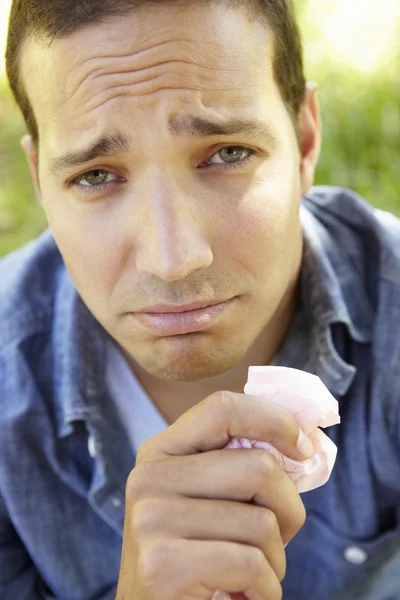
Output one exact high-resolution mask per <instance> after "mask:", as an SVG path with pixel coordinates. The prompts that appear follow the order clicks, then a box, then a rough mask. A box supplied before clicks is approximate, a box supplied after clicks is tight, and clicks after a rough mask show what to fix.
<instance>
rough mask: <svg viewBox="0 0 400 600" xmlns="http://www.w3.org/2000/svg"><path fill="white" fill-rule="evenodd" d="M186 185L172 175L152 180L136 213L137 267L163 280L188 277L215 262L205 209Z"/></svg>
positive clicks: (140, 270) (141, 271)
mask: <svg viewBox="0 0 400 600" xmlns="http://www.w3.org/2000/svg"><path fill="white" fill-rule="evenodd" d="M182 187H183V186H182V185H179V184H178V183H177V182H176V181H174V179H173V177H172V175H171V176H170V177H168V178H166V177H165V176H164V177H155V176H153V177H152V178H151V183H150V184H149V179H148V180H147V183H146V186H145V188H146V189H145V191H144V194H143V195H142V196H141V203H140V210H139V214H137V215H136V218H137V219H139V221H137V222H136V225H137V227H138V228H137V229H136V231H137V233H138V235H136V236H135V238H136V242H135V248H136V268H137V270H138V271H139V272H140V273H146V274H150V275H155V276H157V277H159V278H160V279H162V280H163V281H178V280H181V279H185V278H186V277H188V275H190V273H191V272H192V271H196V270H197V269H206V268H207V267H209V266H210V265H211V264H212V261H213V254H212V250H211V248H210V245H209V243H208V241H207V231H206V229H207V225H206V219H204V218H202V215H204V209H203V210H202V209H201V206H200V205H201V202H199V200H198V199H197V200H196V198H195V197H194V196H193V195H191V194H190V191H189V192H188V191H183V189H182Z"/></svg>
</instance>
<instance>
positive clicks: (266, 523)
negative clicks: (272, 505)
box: [255, 507, 280, 539]
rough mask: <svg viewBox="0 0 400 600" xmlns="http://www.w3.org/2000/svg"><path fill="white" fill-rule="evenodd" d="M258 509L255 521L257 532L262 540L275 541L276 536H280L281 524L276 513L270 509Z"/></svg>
mask: <svg viewBox="0 0 400 600" xmlns="http://www.w3.org/2000/svg"><path fill="white" fill-rule="evenodd" d="M255 508H256V509H257V513H258V514H257V518H256V520H255V527H256V531H257V532H258V534H259V536H260V537H261V538H262V539H265V538H266V537H268V538H272V536H273V539H275V537H276V534H279V535H280V529H279V523H278V519H277V518H276V515H275V513H274V512H273V511H272V510H269V509H268V508H261V507H255Z"/></svg>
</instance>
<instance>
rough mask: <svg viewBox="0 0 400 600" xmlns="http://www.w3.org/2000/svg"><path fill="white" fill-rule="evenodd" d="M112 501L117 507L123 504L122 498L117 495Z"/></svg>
mask: <svg viewBox="0 0 400 600" xmlns="http://www.w3.org/2000/svg"><path fill="white" fill-rule="evenodd" d="M111 502H112V503H113V504H114V506H115V508H119V507H120V506H121V504H122V502H121V500H120V499H119V498H117V497H116V496H114V498H112V499H111Z"/></svg>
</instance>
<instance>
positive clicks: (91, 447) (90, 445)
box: [88, 436, 96, 458]
mask: <svg viewBox="0 0 400 600" xmlns="http://www.w3.org/2000/svg"><path fill="white" fill-rule="evenodd" d="M88 450H89V454H90V456H91V457H92V458H95V456H96V448H95V445H94V439H93V438H92V436H90V437H89V440H88Z"/></svg>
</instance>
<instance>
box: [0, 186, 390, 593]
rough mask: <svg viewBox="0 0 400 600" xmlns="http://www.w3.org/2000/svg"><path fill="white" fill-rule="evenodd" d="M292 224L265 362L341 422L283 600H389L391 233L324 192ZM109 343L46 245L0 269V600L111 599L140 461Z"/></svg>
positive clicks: (349, 202) (294, 547) (336, 192)
mask: <svg viewBox="0 0 400 600" xmlns="http://www.w3.org/2000/svg"><path fill="white" fill-rule="evenodd" d="M301 218H302V225H303V231H304V242H305V245H304V256H303V265H302V271H301V305H300V307H299V310H298V313H297V315H296V317H295V319H294V322H293V324H292V327H291V329H290V332H289V335H288V336H287V339H286V341H285V343H284V345H283V347H282V348H281V351H280V352H279V354H278V355H277V356H276V357H275V358H274V361H273V363H274V364H279V365H285V366H291V367H294V368H298V369H303V370H305V371H309V372H311V373H314V374H315V375H318V376H319V377H320V378H321V379H322V381H323V382H324V383H325V385H326V386H327V387H328V388H329V390H330V391H331V392H332V394H333V395H334V396H335V397H336V398H337V400H338V402H339V405H340V414H341V419H342V422H341V424H340V425H337V426H335V427H332V428H328V429H327V430H326V431H325V433H326V434H327V435H328V436H329V437H330V438H331V439H332V440H333V441H334V443H335V444H336V445H337V446H338V456H337V461H336V465H335V468H334V470H333V473H332V476H331V478H330V480H329V481H328V483H327V484H326V485H324V486H323V487H321V488H319V489H317V490H313V491H311V492H308V493H305V494H302V498H303V501H304V504H305V506H306V509H307V519H306V523H305V525H304V527H303V528H302V529H301V530H300V532H299V533H298V534H297V535H296V536H295V538H294V539H293V540H292V541H291V542H290V543H289V545H288V547H287V549H286V552H287V561H288V564H287V575H286V577H285V579H284V582H283V589H284V600H344V599H348V600H350V599H351V600H358V599H359V600H361V599H362V600H399V599H400V401H399V400H400V335H399V333H400V222H399V221H398V220H397V219H395V218H394V217H392V216H391V215H389V214H387V213H383V212H381V211H377V210H374V209H372V208H371V207H370V206H369V205H367V204H366V203H365V202H363V200H362V199H360V198H359V197H358V196H357V195H356V194H354V193H353V192H350V191H348V190H343V189H338V188H329V187H319V188H313V190H312V191H311V192H310V193H309V195H308V196H307V197H305V198H304V199H303V202H302V208H301ZM108 341H109V337H108V334H107V333H106V332H105V331H104V329H103V328H102V327H101V326H100V324H99V323H98V322H97V321H96V320H95V319H94V317H93V316H92V315H91V313H90V312H89V311H88V309H87V308H86V306H85V305H84V303H83V302H82V300H81V299H80V297H79V296H78V294H77V291H76V290H75V288H74V286H73V284H72V282H71V280H70V278H69V276H68V274H67V271H66V269H65V266H64V264H63V261H62V258H61V255H60V253H59V251H58V249H57V247H56V244H55V242H54V239H53V237H52V235H51V232H50V231H49V230H47V231H46V232H44V234H42V235H41V236H40V237H39V238H38V239H37V240H36V241H34V242H32V243H30V244H28V245H27V246H25V247H24V248H22V249H20V250H18V251H16V252H14V253H13V254H11V255H9V256H8V257H6V258H4V259H3V260H2V261H0V599H1V600H25V599H29V600H37V599H39V598H40V599H54V598H56V599H57V600H111V599H114V598H115V593H116V585H117V580H118V573H119V563H120V555H121V547H122V534H123V521H124V500H125V498H124V496H125V484H126V480H127V477H128V475H129V473H130V471H131V469H132V468H133V467H134V464H135V456H134V455H133V452H132V449H131V447H130V445H129V442H128V440H127V437H126V435H125V433H124V427H123V426H122V424H121V423H120V422H119V420H118V418H117V413H116V410H115V407H114V405H113V402H112V399H111V398H110V396H109V391H108V390H107V386H106V382H105V378H104V374H105V370H106V369H105V364H104V362H105V355H106V354H105V349H106V344H107V342H108ZM90 438H91V439H92V440H93V443H94V446H95V449H96V454H95V455H94V454H93V452H92V453H90V452H89V449H88V440H89V439H90ZM92 456H95V458H92Z"/></svg>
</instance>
